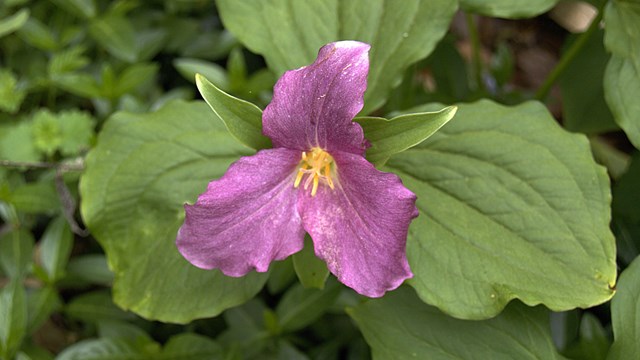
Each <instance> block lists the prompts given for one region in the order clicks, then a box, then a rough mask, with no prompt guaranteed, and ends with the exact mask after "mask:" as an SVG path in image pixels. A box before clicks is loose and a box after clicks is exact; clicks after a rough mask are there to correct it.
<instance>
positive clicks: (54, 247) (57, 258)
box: [40, 216, 73, 283]
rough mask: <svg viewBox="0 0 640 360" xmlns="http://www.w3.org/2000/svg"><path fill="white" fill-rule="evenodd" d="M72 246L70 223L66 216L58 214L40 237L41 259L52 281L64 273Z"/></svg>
mask: <svg viewBox="0 0 640 360" xmlns="http://www.w3.org/2000/svg"><path fill="white" fill-rule="evenodd" d="M72 246H73V234H72V233H71V229H70V228H69V224H67V220H66V219H65V218H64V216H58V217H57V218H56V219H54V220H53V221H51V222H50V223H49V226H48V227H47V229H46V230H45V232H44V234H43V235H42V238H41V239H40V261H41V263H42V267H43V268H44V270H45V271H46V272H47V275H48V276H49V281H50V282H51V283H55V282H56V281H58V280H59V279H61V278H62V276H63V275H64V269H65V267H66V266H67V261H69V254H71V247H72Z"/></svg>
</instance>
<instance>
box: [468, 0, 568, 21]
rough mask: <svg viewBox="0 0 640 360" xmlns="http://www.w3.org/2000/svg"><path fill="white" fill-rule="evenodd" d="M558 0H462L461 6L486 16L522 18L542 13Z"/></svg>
mask: <svg viewBox="0 0 640 360" xmlns="http://www.w3.org/2000/svg"><path fill="white" fill-rule="evenodd" d="M557 2H558V0H491V1H486V0H461V1H460V6H461V7H462V8H463V9H464V10H465V11H468V12H474V13H478V14H482V15H485V16H490V17H498V18H507V19H520V18H530V17H534V16H536V15H540V14H542V13H544V12H546V11H547V10H549V9H551V8H552V7H553V5H555V4H556V3H557Z"/></svg>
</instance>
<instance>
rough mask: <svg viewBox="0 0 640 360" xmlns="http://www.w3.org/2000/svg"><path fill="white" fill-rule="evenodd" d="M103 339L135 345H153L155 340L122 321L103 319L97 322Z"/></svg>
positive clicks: (99, 333)
mask: <svg viewBox="0 0 640 360" xmlns="http://www.w3.org/2000/svg"><path fill="white" fill-rule="evenodd" d="M97 325H98V336H99V337H101V338H111V339H125V340H129V341H131V342H133V343H135V344H138V345H143V344H149V343H153V342H154V341H153V339H151V337H150V336H149V334H147V333H146V332H145V331H144V330H142V329H140V328H139V327H137V326H135V325H133V324H130V323H128V322H124V321H122V320H112V319H103V320H100V321H98V322H97Z"/></svg>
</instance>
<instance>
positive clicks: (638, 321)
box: [607, 257, 640, 360]
mask: <svg viewBox="0 0 640 360" xmlns="http://www.w3.org/2000/svg"><path fill="white" fill-rule="evenodd" d="M611 322H612V324H613V336H614V338H615V341H614V342H613V345H612V346H611V351H609V356H608V358H607V359H609V360H618V359H619V360H623V359H633V358H635V357H637V356H638V354H640V257H638V258H636V259H635V260H634V261H633V262H632V263H631V265H629V267H628V268H626V269H625V270H624V271H623V272H622V274H621V275H620V281H619V282H618V294H617V295H616V296H615V297H614V298H613V300H611Z"/></svg>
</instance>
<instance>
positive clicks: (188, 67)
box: [173, 58, 229, 90]
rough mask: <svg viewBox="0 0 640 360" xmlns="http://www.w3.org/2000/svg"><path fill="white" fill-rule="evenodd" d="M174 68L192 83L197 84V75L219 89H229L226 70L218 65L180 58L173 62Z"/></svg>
mask: <svg viewBox="0 0 640 360" xmlns="http://www.w3.org/2000/svg"><path fill="white" fill-rule="evenodd" d="M173 66H174V67H175V68H176V69H177V70H178V72H180V74H181V75H182V76H183V77H184V78H185V79H187V80H189V81H191V82H196V81H197V80H196V75H198V74H199V76H201V77H204V79H207V80H208V81H210V82H211V83H213V84H215V86H217V87H218V88H220V89H224V90H228V89H229V77H228V76H227V73H226V71H225V69H224V68H223V67H222V66H220V65H218V64H216V63H213V62H209V61H205V60H199V59H190V58H178V59H175V60H173ZM196 83H197V82H196Z"/></svg>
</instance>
